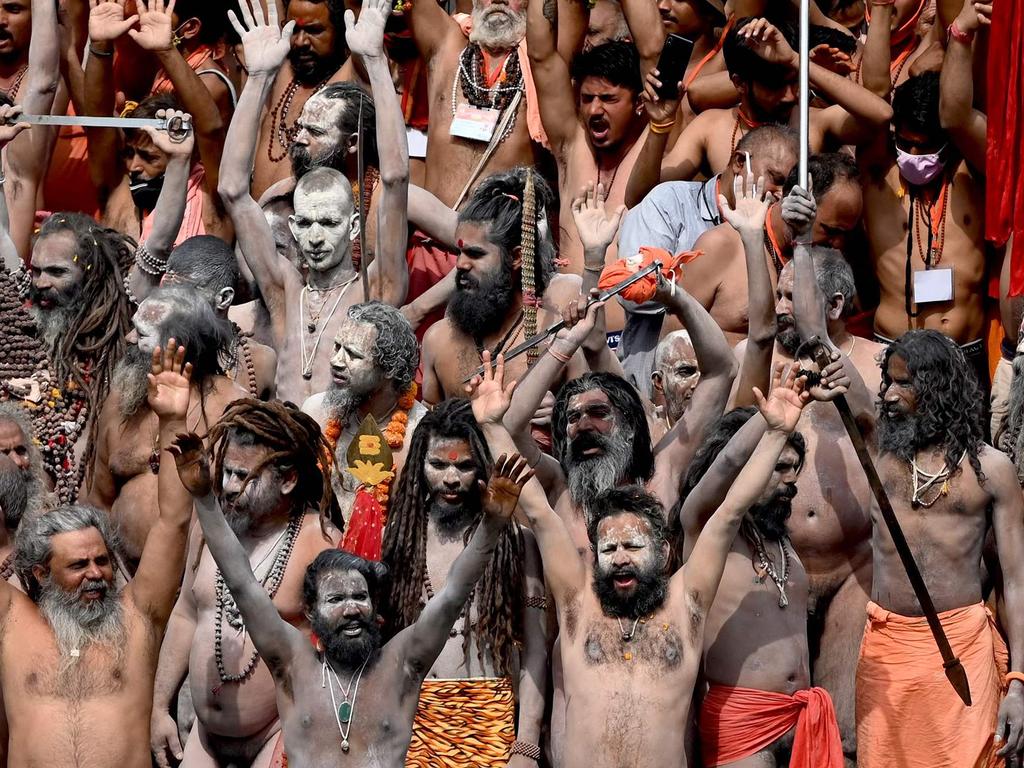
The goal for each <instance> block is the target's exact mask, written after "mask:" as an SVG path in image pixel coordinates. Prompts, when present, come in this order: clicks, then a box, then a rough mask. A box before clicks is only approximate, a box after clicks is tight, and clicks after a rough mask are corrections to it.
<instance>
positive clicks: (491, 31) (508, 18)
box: [469, 5, 526, 50]
mask: <svg viewBox="0 0 1024 768" xmlns="http://www.w3.org/2000/svg"><path fill="white" fill-rule="evenodd" d="M525 36H526V14H525V13H519V14H514V13H513V12H512V11H511V10H510V9H506V8H501V7H500V6H498V7H496V6H493V5H492V6H489V7H487V8H473V30H472V31H471V32H470V33H469V41H470V42H471V43H477V44H478V45H480V46H482V47H484V48H487V49H490V50H510V49H512V48H515V47H516V46H517V45H519V41H520V40H522V39H523V37H525Z"/></svg>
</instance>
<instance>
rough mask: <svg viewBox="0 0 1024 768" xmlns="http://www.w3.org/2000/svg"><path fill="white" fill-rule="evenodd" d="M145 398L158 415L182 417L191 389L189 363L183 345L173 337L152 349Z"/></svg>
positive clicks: (190, 367)
mask: <svg viewBox="0 0 1024 768" xmlns="http://www.w3.org/2000/svg"><path fill="white" fill-rule="evenodd" d="M148 382H149V386H148V389H147V395H146V398H147V401H148V402H149V407H150V408H151V409H153V412H154V413H155V414H156V415H157V416H159V417H160V418H166V419H184V418H185V416H186V415H187V414H188V401H189V396H190V394H191V390H192V363H186V362H185V348H184V347H179V346H178V343H177V342H176V341H175V340H174V339H169V340H168V341H167V347H166V348H165V349H162V350H161V349H160V347H157V348H156V349H154V350H153V360H152V363H151V365H150V369H149V378H148Z"/></svg>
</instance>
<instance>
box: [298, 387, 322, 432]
mask: <svg viewBox="0 0 1024 768" xmlns="http://www.w3.org/2000/svg"><path fill="white" fill-rule="evenodd" d="M326 396H327V393H326V392H318V393H317V394H315V395H310V396H309V397H307V398H306V401H305V402H304V403H303V404H302V408H301V409H300V410H301V411H302V412H303V413H305V414H307V415H309V416H312V417H313V418H314V419H315V420H316V422H317V423H318V424H319V425H320V426H321V428H322V427H323V426H324V425H325V424H326V423H327V419H326V416H327V414H326V413H325V411H324V398H325V397H326Z"/></svg>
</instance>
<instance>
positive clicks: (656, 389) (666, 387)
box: [651, 330, 700, 429]
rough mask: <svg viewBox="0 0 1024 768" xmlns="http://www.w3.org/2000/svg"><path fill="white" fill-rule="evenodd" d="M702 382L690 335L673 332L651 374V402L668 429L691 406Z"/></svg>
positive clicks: (657, 351) (664, 341) (657, 355)
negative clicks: (658, 410) (695, 391)
mask: <svg viewBox="0 0 1024 768" xmlns="http://www.w3.org/2000/svg"><path fill="white" fill-rule="evenodd" d="M699 381H700V366H699V365H698V364H697V353H696V351H695V350H694V348H693V342H692V341H691V340H690V334H689V333H688V332H687V331H685V330H679V331H672V333H670V334H668V335H667V336H666V337H665V338H664V339H662V340H661V343H659V344H658V346H657V348H656V349H655V351H654V371H652V372H651V402H652V403H654V404H655V405H656V406H658V407H659V408H660V409H661V413H660V415H661V417H662V418H663V419H664V420H665V426H667V427H668V428H669V429H671V428H672V427H673V425H675V423H676V422H677V421H679V419H681V418H682V417H683V411H685V410H686V409H687V408H688V407H689V406H690V400H691V399H692V398H693V390H694V388H695V387H696V386H697V382H699Z"/></svg>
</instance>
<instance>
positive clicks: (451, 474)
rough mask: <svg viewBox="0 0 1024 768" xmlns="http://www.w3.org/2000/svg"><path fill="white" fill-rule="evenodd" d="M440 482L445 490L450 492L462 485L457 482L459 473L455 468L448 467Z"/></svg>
mask: <svg viewBox="0 0 1024 768" xmlns="http://www.w3.org/2000/svg"><path fill="white" fill-rule="evenodd" d="M441 481H442V482H443V483H444V486H445V488H448V489H450V490H455V489H456V488H458V487H459V486H460V485H461V484H462V483H461V482H459V471H458V470H457V469H456V468H455V467H448V469H446V470H445V471H444V475H443V476H442V477H441Z"/></svg>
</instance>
